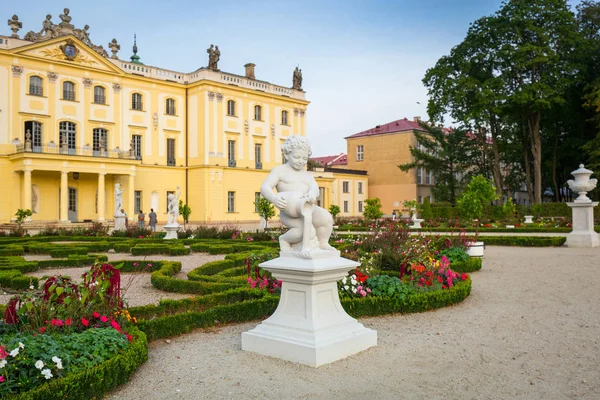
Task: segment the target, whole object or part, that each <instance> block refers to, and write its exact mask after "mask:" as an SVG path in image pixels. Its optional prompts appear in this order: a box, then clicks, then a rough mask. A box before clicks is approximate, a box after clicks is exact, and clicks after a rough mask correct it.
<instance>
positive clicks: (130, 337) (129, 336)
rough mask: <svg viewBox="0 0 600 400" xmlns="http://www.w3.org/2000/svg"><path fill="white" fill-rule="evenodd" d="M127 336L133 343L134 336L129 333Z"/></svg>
mask: <svg viewBox="0 0 600 400" xmlns="http://www.w3.org/2000/svg"><path fill="white" fill-rule="evenodd" d="M126 336H127V339H128V340H129V341H130V342H131V341H133V337H132V336H131V335H130V334H129V333H128V334H127V335H126Z"/></svg>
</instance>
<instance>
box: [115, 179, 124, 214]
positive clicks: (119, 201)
mask: <svg viewBox="0 0 600 400" xmlns="http://www.w3.org/2000/svg"><path fill="white" fill-rule="evenodd" d="M123 192H125V189H121V184H120V183H115V216H122V215H123V212H122V211H121V210H122V209H123Z"/></svg>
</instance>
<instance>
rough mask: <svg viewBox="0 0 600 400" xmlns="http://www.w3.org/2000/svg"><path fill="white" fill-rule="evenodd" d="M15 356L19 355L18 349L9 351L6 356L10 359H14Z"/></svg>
mask: <svg viewBox="0 0 600 400" xmlns="http://www.w3.org/2000/svg"><path fill="white" fill-rule="evenodd" d="M17 354H19V348H18V347H17V348H16V349H14V350H13V351H11V352H10V353H8V355H9V356H11V357H16V356H17Z"/></svg>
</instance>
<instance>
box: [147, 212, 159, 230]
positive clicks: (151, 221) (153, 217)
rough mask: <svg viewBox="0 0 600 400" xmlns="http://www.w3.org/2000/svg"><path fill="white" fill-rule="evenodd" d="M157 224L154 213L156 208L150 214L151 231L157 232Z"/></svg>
mask: <svg viewBox="0 0 600 400" xmlns="http://www.w3.org/2000/svg"><path fill="white" fill-rule="evenodd" d="M156 222H157V218H156V213H155V212H154V208H151V209H150V213H149V214H148V223H149V224H150V229H152V231H153V232H156Z"/></svg>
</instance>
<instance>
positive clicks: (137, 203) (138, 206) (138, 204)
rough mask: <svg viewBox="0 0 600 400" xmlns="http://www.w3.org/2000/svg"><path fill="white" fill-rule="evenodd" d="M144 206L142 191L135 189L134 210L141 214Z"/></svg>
mask: <svg viewBox="0 0 600 400" xmlns="http://www.w3.org/2000/svg"><path fill="white" fill-rule="evenodd" d="M141 210H143V208H142V191H141V190H135V191H134V192H133V212H134V213H135V214H139V213H140V211H141Z"/></svg>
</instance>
